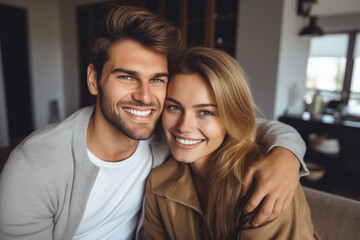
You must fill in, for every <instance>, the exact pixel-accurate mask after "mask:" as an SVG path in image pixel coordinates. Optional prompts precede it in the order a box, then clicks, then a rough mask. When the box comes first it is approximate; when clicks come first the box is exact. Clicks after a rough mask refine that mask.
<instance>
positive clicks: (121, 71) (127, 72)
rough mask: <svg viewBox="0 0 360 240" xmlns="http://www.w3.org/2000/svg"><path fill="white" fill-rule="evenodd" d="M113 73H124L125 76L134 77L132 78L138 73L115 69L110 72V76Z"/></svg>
mask: <svg viewBox="0 0 360 240" xmlns="http://www.w3.org/2000/svg"><path fill="white" fill-rule="evenodd" d="M113 73H126V74H129V75H134V76H136V75H137V74H138V72H136V71H132V70H128V69H123V68H115V69H113V70H111V72H110V74H113Z"/></svg>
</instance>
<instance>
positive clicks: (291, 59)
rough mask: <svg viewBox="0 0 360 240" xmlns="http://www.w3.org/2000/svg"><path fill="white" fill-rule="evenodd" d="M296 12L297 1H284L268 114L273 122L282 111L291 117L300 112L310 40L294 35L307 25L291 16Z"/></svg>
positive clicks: (302, 106)
mask: <svg viewBox="0 0 360 240" xmlns="http://www.w3.org/2000/svg"><path fill="white" fill-rule="evenodd" d="M296 11H297V1H293V0H292V1H284V7H283V12H282V18H283V21H282V28H281V33H280V34H281V39H280V49H279V50H280V53H279V59H278V61H279V68H278V71H277V81H276V91H275V92H274V94H275V102H274V112H273V114H272V115H270V117H272V118H274V119H277V118H278V117H279V116H281V115H282V114H284V112H285V111H286V110H288V111H289V112H291V114H296V113H297V112H298V113H299V114H300V112H302V110H303V109H304V104H303V96H304V93H305V79H306V66H307V57H308V53H309V44H310V38H308V37H299V36H298V33H299V31H300V29H302V28H303V27H304V25H307V22H306V21H304V18H302V17H300V16H298V15H296V14H294V13H296Z"/></svg>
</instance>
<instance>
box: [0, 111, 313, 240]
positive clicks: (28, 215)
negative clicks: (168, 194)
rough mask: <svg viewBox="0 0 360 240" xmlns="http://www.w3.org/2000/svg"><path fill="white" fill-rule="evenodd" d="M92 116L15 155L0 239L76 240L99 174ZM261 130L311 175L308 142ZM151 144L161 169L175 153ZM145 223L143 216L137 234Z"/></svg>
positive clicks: (2, 178) (284, 131) (5, 180)
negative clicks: (91, 152)
mask: <svg viewBox="0 0 360 240" xmlns="http://www.w3.org/2000/svg"><path fill="white" fill-rule="evenodd" d="M93 111H94V107H93V106H92V107H86V108H83V109H81V110H79V111H77V112H76V113H74V114H73V115H71V116H70V117H69V118H67V119H66V120H64V121H63V122H61V123H58V124H52V125H49V126H46V127H44V128H42V129H39V130H37V131H35V132H34V133H32V134H31V135H30V136H29V137H27V138H26V139H25V140H24V141H23V142H22V143H20V144H19V145H18V146H17V147H16V148H15V149H14V150H13V151H12V152H11V154H10V157H9V159H8V161H7V163H6V165H5V167H4V169H3V171H2V173H1V175H0V239H17V240H19V239H26V240H29V239H34V240H35V239H36V240H41V239H46V240H47V239H54V240H66V239H73V237H74V235H75V233H76V231H77V229H78V227H79V224H80V222H81V219H82V216H83V214H84V211H85V207H86V203H87V199H88V197H89V195H90V192H91V189H92V187H93V184H94V182H95V179H96V176H97V174H98V172H99V168H98V167H96V166H95V165H93V164H92V163H91V162H90V161H89V159H88V155H87V151H86V133H87V127H88V123H89V120H90V117H91V115H92V113H93ZM262 125H263V127H261V126H262ZM258 126H260V127H258V138H259V139H263V136H264V135H266V136H267V141H269V142H267V143H263V145H264V146H265V147H266V148H267V149H269V150H270V149H271V148H272V147H274V146H283V147H286V148H288V149H290V150H291V151H292V152H293V153H294V154H295V155H296V156H297V157H298V158H299V159H300V161H301V162H302V165H303V171H304V173H305V174H306V173H307V169H306V167H305V164H304V163H303V156H304V153H305V145H304V142H303V141H302V140H301V137H300V136H299V135H298V134H297V133H296V132H295V131H294V130H293V129H292V128H291V127H288V126H284V125H283V124H280V123H277V122H261V123H260V122H259V123H258ZM271 136H273V137H271ZM274 136H279V137H276V138H275V137H274ZM150 144H151V151H152V156H153V167H156V166H158V165H160V164H161V163H162V162H163V161H165V159H166V158H167V157H168V156H169V154H170V150H169V147H168V146H167V144H166V143H165V142H164V140H163V139H162V138H161V137H160V135H159V134H158V133H155V134H154V136H153V137H152V139H151V143H150ZM302 174H303V173H302ZM142 221H143V215H141V217H140V219H139V224H138V230H137V232H139V230H140V229H141V226H142Z"/></svg>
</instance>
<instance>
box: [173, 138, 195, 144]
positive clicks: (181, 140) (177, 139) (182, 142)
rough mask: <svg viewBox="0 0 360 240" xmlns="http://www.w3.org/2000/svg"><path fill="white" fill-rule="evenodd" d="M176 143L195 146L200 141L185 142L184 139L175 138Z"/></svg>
mask: <svg viewBox="0 0 360 240" xmlns="http://www.w3.org/2000/svg"><path fill="white" fill-rule="evenodd" d="M175 139H176V141H177V142H179V143H181V144H184V145H193V144H197V143H199V142H201V140H196V141H195V140H185V139H181V138H178V137H177V138H175Z"/></svg>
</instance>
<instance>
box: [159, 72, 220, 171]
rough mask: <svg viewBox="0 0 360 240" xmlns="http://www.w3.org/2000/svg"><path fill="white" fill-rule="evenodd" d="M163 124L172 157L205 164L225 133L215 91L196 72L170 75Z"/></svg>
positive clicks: (182, 160)
mask: <svg viewBox="0 0 360 240" xmlns="http://www.w3.org/2000/svg"><path fill="white" fill-rule="evenodd" d="M162 125H163V128H164V131H165V135H166V138H167V141H168V142H169V144H170V147H171V151H172V154H173V156H174V158H175V159H176V160H178V161H180V162H186V163H193V162H195V161H197V162H198V163H199V164H200V163H201V162H203V163H205V162H206V160H207V158H208V156H209V155H210V154H211V153H212V152H214V151H215V150H216V149H217V148H218V147H219V146H220V145H221V144H222V142H223V140H224V137H225V134H226V131H225V128H224V126H223V123H222V121H221V120H220V116H219V111H218V109H217V105H216V101H215V96H214V92H213V90H212V89H211V87H210V85H209V84H208V83H207V82H206V81H205V79H204V78H203V77H202V76H201V75H200V74H197V73H194V74H177V75H175V76H173V78H172V79H171V81H170V83H169V86H168V91H167V98H166V101H165V108H164V112H163V117H162Z"/></svg>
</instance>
